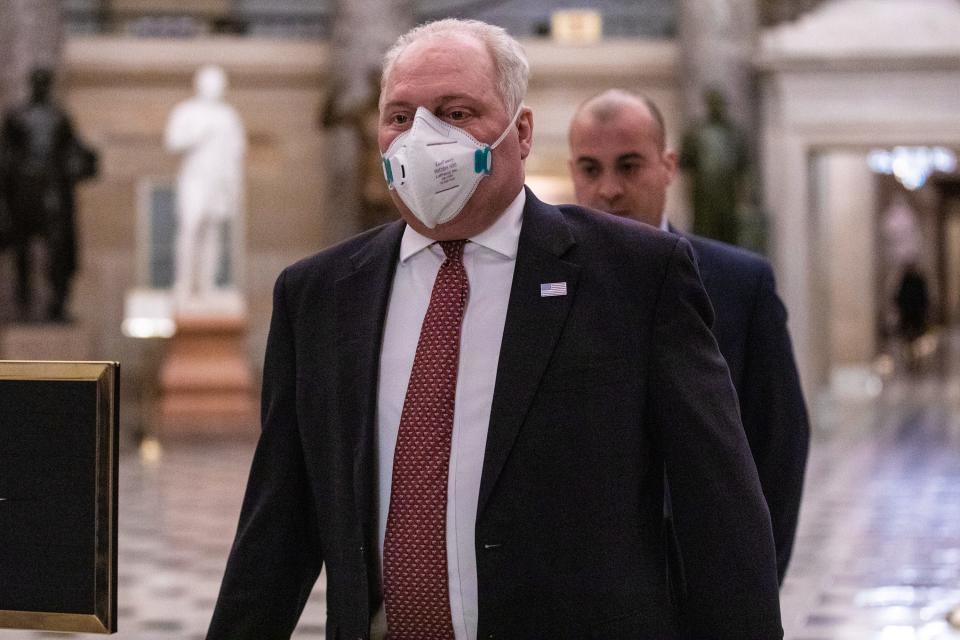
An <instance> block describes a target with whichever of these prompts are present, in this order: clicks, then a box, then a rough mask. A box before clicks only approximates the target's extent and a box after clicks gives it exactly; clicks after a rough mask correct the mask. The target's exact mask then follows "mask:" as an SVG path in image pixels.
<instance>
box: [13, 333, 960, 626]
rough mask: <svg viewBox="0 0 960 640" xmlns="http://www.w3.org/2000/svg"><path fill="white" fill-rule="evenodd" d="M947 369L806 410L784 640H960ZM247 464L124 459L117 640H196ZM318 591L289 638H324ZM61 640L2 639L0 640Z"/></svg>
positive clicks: (959, 421) (959, 482)
mask: <svg viewBox="0 0 960 640" xmlns="http://www.w3.org/2000/svg"><path fill="white" fill-rule="evenodd" d="M946 353H947V356H948V357H949V358H956V357H957V356H956V355H955V354H957V353H960V350H953V351H947V352H946ZM951 354H954V355H951ZM949 358H948V359H946V360H941V361H939V363H940V365H939V366H934V367H933V370H932V371H928V372H927V373H925V374H920V375H919V376H917V377H915V378H913V379H911V380H898V379H894V380H892V381H888V382H887V384H886V385H885V389H884V391H883V393H882V394H881V395H880V396H879V397H877V398H874V399H868V400H865V399H859V400H851V399H846V400H844V401H837V400H834V401H829V402H823V403H818V404H817V406H815V407H814V408H813V409H814V411H813V414H814V419H815V423H816V425H817V428H816V438H815V441H814V445H813V448H812V452H811V460H810V465H809V468H808V473H807V490H806V494H805V500H804V506H803V510H802V513H801V521H800V531H799V534H798V541H797V548H796V551H795V554H794V560H793V564H792V567H791V570H790V573H789V575H788V577H787V581H786V583H785V585H784V589H783V591H782V609H783V616H784V627H785V630H786V637H787V638H788V640H960V631H956V630H951V629H949V628H948V625H947V624H946V621H945V615H946V612H947V610H948V609H949V608H950V607H951V606H954V605H956V604H958V603H960V378H958V377H957V376H956V375H955V373H954V372H953V371H952V370H951V367H947V366H945V363H949V362H950V360H949ZM955 362H960V360H955ZM935 364H936V363H935ZM251 454H252V445H250V444H197V445H191V446H180V447H168V448H167V449H165V450H164V452H163V456H162V458H161V459H160V461H159V462H157V463H152V464H148V463H145V462H143V461H142V460H141V459H140V457H139V456H138V455H137V454H136V452H135V451H130V452H127V453H126V455H124V456H123V457H122V460H121V470H120V482H121V485H120V486H121V501H120V509H121V517H120V549H119V553H120V570H119V577H120V591H119V599H120V601H119V626H120V632H119V633H118V634H117V635H116V636H114V637H116V638H118V639H122V640H167V639H174V638H176V639H178V640H199V639H201V638H203V635H204V632H205V629H206V626H207V624H208V622H209V617H210V613H211V611H212V608H213V603H214V600H215V598H216V593H217V589H218V585H219V581H220V577H221V575H222V572H223V566H224V561H225V558H226V554H227V552H228V549H229V544H230V540H231V538H232V536H233V533H234V530H235V527H236V518H237V513H238V511H239V505H240V500H241V497H242V490H243V486H244V484H245V482H246V473H247V469H248V465H249V462H250V457H251ZM322 589H323V587H322V584H320V585H318V587H317V589H316V590H315V592H314V594H313V596H312V597H311V601H310V602H309V603H308V605H307V609H306V611H305V612H304V615H303V618H302V620H301V623H300V626H299V628H298V630H297V632H296V634H295V636H294V637H295V638H303V639H306V638H322V637H323V625H324V605H323V593H322ZM65 637H71V636H64V635H62V634H41V633H29V632H18V631H0V640H35V639H38V638H65ZM73 637H75V638H80V637H81V636H73ZM87 637H89V636H87Z"/></svg>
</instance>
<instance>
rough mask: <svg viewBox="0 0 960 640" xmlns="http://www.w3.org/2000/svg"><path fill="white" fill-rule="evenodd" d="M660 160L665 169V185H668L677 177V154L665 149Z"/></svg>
mask: <svg viewBox="0 0 960 640" xmlns="http://www.w3.org/2000/svg"><path fill="white" fill-rule="evenodd" d="M660 158H661V160H662V161H663V164H664V166H665V167H666V169H667V176H668V181H667V184H670V183H671V182H673V180H674V178H676V177H677V152H676V151H674V150H673V149H665V150H664V152H663V154H661V156H660Z"/></svg>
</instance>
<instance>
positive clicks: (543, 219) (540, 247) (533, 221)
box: [477, 190, 580, 517]
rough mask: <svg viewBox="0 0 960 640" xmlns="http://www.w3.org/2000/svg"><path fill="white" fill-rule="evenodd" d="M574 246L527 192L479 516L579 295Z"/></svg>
mask: <svg viewBox="0 0 960 640" xmlns="http://www.w3.org/2000/svg"><path fill="white" fill-rule="evenodd" d="M574 244H575V240H574V238H573V234H572V233H571V231H570V229H569V228H568V227H567V225H566V222H565V221H564V219H563V216H562V214H561V213H560V211H559V210H558V209H557V208H556V207H553V206H550V205H546V204H544V203H542V202H540V201H539V200H537V199H536V198H535V197H534V195H533V194H532V193H531V192H530V191H529V190H527V203H526V206H525V207H524V212H523V227H522V230H521V232H520V244H519V249H518V252H517V264H516V267H515V270H514V276H513V285H512V287H511V290H510V302H509V305H508V307H507V317H506V323H505V325H504V330H503V342H502V343H501V347H500V359H499V364H498V366H497V381H496V385H495V388H494V393H493V405H492V407H491V412H490V427H489V431H488V433H487V445H486V450H485V453H484V458H483V475H482V477H481V481H480V502H479V505H478V510H477V514H478V517H479V514H481V513H483V510H484V507H485V506H486V503H487V501H488V500H489V498H490V494H491V493H492V492H493V489H494V486H495V485H496V482H497V478H498V477H499V476H500V472H501V471H502V470H503V465H504V464H505V463H506V461H507V457H508V456H509V454H510V450H511V448H512V447H513V443H514V441H515V440H516V437H517V433H518V432H519V430H520V426H521V425H522V424H523V421H524V418H525V417H526V414H527V411H528V410H529V408H530V404H531V403H532V402H533V398H534V394H535V393H536V390H537V387H538V386H539V384H540V378H541V377H542V376H543V372H544V370H545V369H546V367H547V363H548V362H549V361H550V357H551V356H552V355H553V350H554V347H555V345H556V343H557V340H558V339H559V337H560V333H561V330H562V329H563V325H564V322H565V321H566V318H567V313H568V312H569V311H570V306H571V304H572V302H573V299H574V297H575V296H576V292H577V276H578V274H579V270H580V267H579V265H576V264H574V263H571V262H567V261H564V260H563V259H562V256H563V255H564V253H566V252H567V250H568V249H569V248H570V247H571V246H572V245H574ZM561 282H563V283H566V287H567V293H566V295H562V296H552V297H541V295H540V285H541V284H547V283H561Z"/></svg>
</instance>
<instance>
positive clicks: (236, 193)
mask: <svg viewBox="0 0 960 640" xmlns="http://www.w3.org/2000/svg"><path fill="white" fill-rule="evenodd" d="M194 86H195V88H196V95H195V96H194V97H193V98H190V99H189V100H185V101H183V102H181V103H179V104H178V105H177V106H176V107H174V109H173V112H172V113H171V114H170V119H169V120H168V122H167V130H166V147H167V150H168V151H170V152H172V153H178V154H182V155H183V162H182V164H181V165H180V174H179V176H178V178H177V218H178V230H177V246H176V267H175V269H176V271H175V280H174V295H175V298H176V301H177V304H178V307H179V308H180V309H181V310H182V309H185V308H186V309H193V310H198V309H199V310H202V309H203V308H204V307H205V306H207V307H209V306H211V305H212V306H216V302H215V300H216V299H217V298H218V295H219V294H222V293H224V291H223V290H222V289H218V284H217V281H216V279H217V273H218V271H219V268H220V264H221V263H222V261H223V260H224V257H225V256H223V255H221V245H222V230H223V227H224V225H225V224H229V225H232V226H233V228H232V229H231V233H233V234H235V233H237V231H239V226H240V224H242V220H243V191H244V187H243V185H244V155H245V152H246V134H245V132H244V128H243V123H242V122H241V120H240V117H239V115H238V114H237V111H236V110H235V109H234V108H233V107H232V106H230V105H229V104H227V103H226V102H224V100H223V95H224V92H225V90H226V88H227V76H226V74H225V73H224V71H223V69H221V68H220V67H218V66H213V65H208V66H204V67H201V68H200V69H199V70H198V71H197V73H196V75H195V77H194ZM231 265H232V267H233V269H234V270H235V269H236V260H232V261H231ZM231 280H233V278H231ZM228 288H231V287H230V285H228ZM219 297H220V298H222V297H223V296H222V295H220V296H219Z"/></svg>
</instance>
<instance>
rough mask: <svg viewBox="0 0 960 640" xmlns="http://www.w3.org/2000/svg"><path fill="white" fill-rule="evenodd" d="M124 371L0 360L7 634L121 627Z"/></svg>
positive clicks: (0, 576)
mask: <svg viewBox="0 0 960 640" xmlns="http://www.w3.org/2000/svg"><path fill="white" fill-rule="evenodd" d="M119 375H120V367H119V364H118V363H115V362H21V361H0V628H7V629H31V630H38V631H62V632H78V633H103V634H109V633H113V632H115V631H116V620H117V496H118V487H117V471H118V435H119V424H118V419H119V382H120V377H119Z"/></svg>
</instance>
